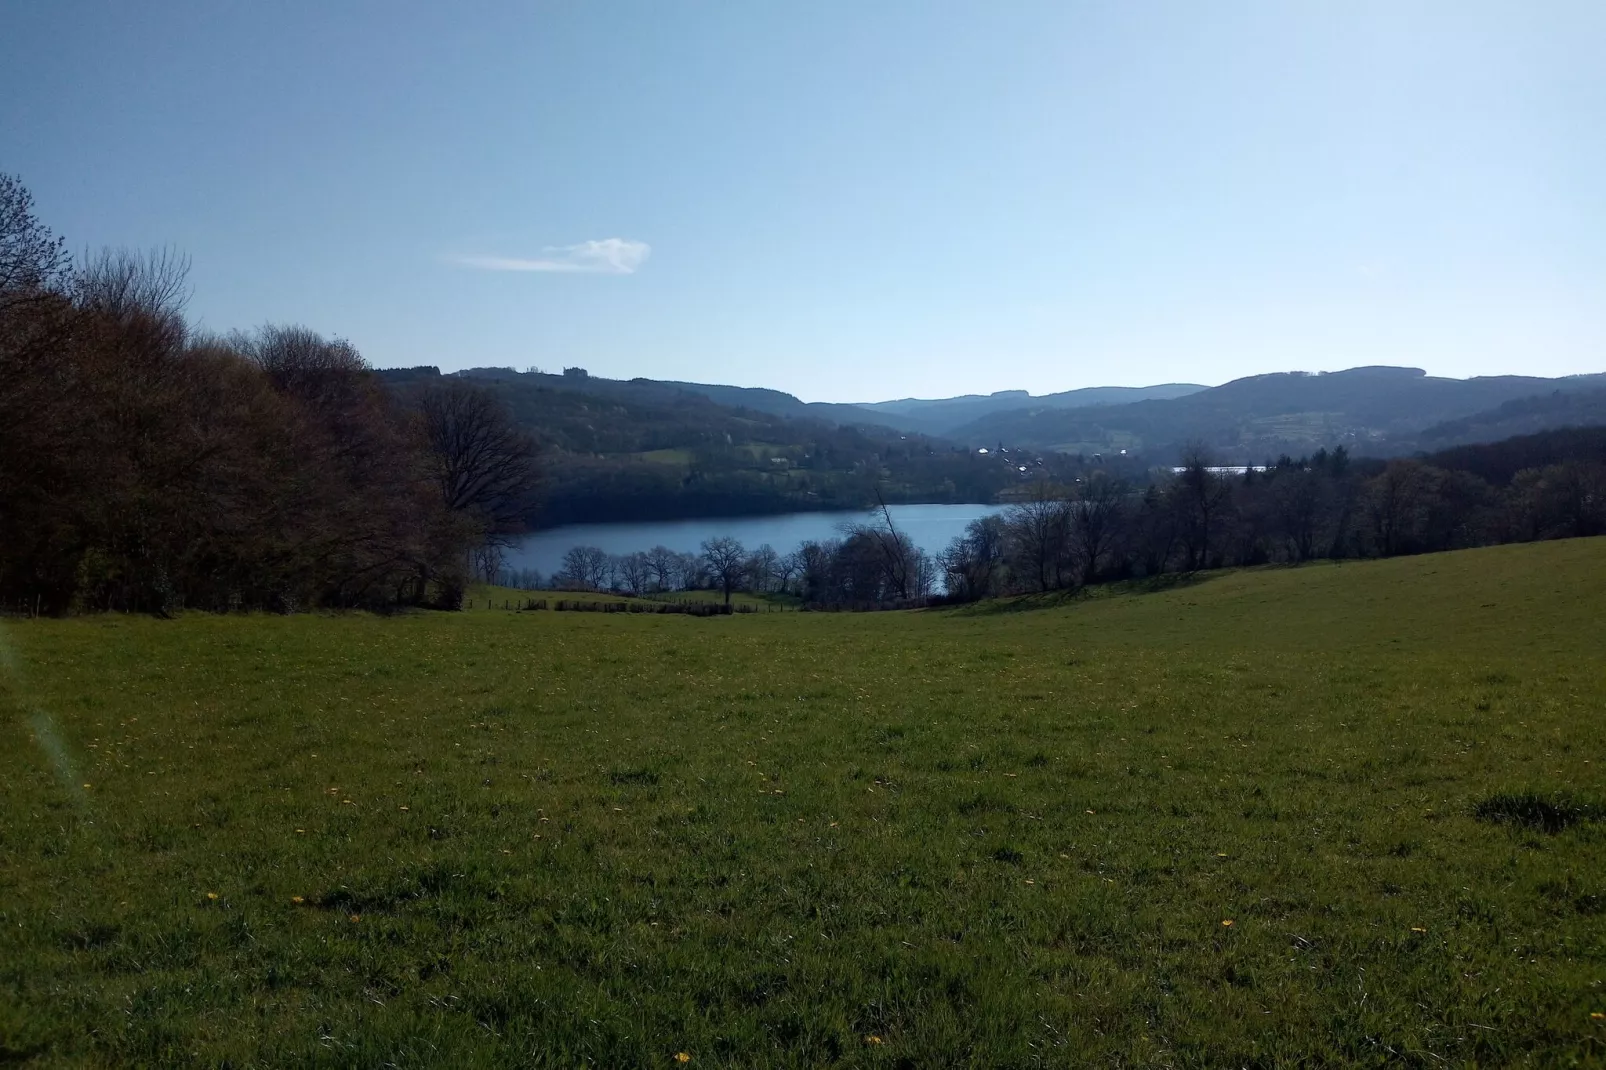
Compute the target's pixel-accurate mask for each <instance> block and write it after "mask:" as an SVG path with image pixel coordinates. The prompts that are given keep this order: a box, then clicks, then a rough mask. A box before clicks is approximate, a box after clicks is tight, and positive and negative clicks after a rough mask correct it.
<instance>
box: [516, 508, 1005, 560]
mask: <svg viewBox="0 0 1606 1070" xmlns="http://www.w3.org/2000/svg"><path fill="white" fill-rule="evenodd" d="M890 508H891V510H892V522H893V523H894V524H896V525H897V527H898V530H899V531H900V532H902V533H903V534H905V535H907V536H908V537H909V538H910V539H912V540H913V541H914V544H915V545H916V546H918V547H920V548H921V549H922V550H924V551H926V553H928V554H933V555H935V554H937V553H940V552H941V551H942V550H944V549H945V548H946V547H947V546H948V544H949V543H950V542H952V541H953V539H954V538H955V537H956V536H959V535H962V534H964V531H965V525H966V524H969V523H970V522H971V521H972V520H976V519H978V518H980V517H984V516H990V515H992V514H993V513H997V512H1001V511H1002V510H1003V506H999V505H894V506H891V507H890ZM879 518H880V513H879V511H876V512H851V513H784V514H782V515H780V516H744V517H732V518H729V519H704V520H658V521H652V522H648V523H624V524H570V525H568V526H567V527H561V528H552V529H550V530H548V531H537V532H533V533H531V534H529V535H527V536H525V537H524V539H523V540H522V541H521V542H520V543H519V545H518V546H516V547H514V548H513V549H511V550H509V551H508V553H507V558H506V564H507V567H508V568H512V569H526V568H533V569H538V570H540V572H541V574H542V575H543V576H550V575H551V574H552V573H554V572H556V571H557V570H558V569H559V568H560V567H561V566H562V564H563V555H564V554H565V553H566V552H568V550H569V548H570V547H574V546H596V547H600V548H601V549H603V550H606V551H607V552H608V553H610V554H629V553H634V552H636V551H637V550H650V549H652V548H653V547H654V546H667V547H668V548H669V549H671V550H675V551H677V552H679V553H696V552H697V548H698V547H699V546H701V545H702V542H703V540H704V539H712V538H716V537H718V536H720V535H729V536H730V537H731V538H733V539H736V540H737V541H739V542H740V543H741V544H742V545H743V546H745V547H747V548H748V549H749V550H752V549H755V548H757V547H759V546H762V545H764V544H765V543H769V544H770V545H771V546H773V547H775V551H776V552H777V553H781V554H787V553H791V552H792V551H793V550H795V549H797V547H798V545H799V544H800V543H803V542H807V541H809V540H810V539H813V540H815V541H824V540H825V539H832V538H836V537H838V536H839V535H840V533H841V529H842V527H843V525H845V524H857V523H873V522H875V521H876V520H878V519H879Z"/></svg>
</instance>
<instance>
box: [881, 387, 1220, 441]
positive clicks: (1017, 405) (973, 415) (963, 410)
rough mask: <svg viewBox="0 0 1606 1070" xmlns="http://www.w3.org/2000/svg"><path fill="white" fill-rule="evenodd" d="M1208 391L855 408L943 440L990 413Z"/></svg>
mask: <svg viewBox="0 0 1606 1070" xmlns="http://www.w3.org/2000/svg"><path fill="white" fill-rule="evenodd" d="M1207 389H1209V388H1208V387H1204V386H1200V385H1198V384H1196V383H1162V384H1160V385H1158V386H1090V387H1084V388H1082V389H1080V390H1066V391H1063V392H1061V393H1058V394H1043V395H1040V396H1038V397H1033V396H1032V395H1031V394H1029V393H1027V392H1026V391H1024V390H1000V391H998V392H997V393H993V394H966V395H964V396H962V397H956V398H936V399H931V400H926V399H923V398H903V399H901V400H898V401H876V402H870V403H861V404H859V405H857V406H855V407H856V408H859V409H863V410H866V411H869V412H872V413H875V414H877V415H880V416H883V417H886V418H890V419H895V420H897V421H899V422H898V424H897V425H896V426H900V427H903V428H905V429H907V430H911V431H919V432H922V433H924V434H928V435H939V436H946V435H948V434H950V433H952V432H954V431H956V430H958V429H959V428H962V427H964V426H965V425H966V424H969V423H971V422H973V421H975V420H979V419H981V418H983V417H985V416H987V415H989V414H991V413H995V412H1008V411H1018V410H1020V409H1025V408H1034V409H1075V408H1086V407H1089V406H1094V405H1123V404H1127V403H1130V402H1134V401H1145V400H1149V399H1166V398H1179V397H1185V396H1187V395H1188V394H1195V393H1198V392H1199V391H1201V390H1207Z"/></svg>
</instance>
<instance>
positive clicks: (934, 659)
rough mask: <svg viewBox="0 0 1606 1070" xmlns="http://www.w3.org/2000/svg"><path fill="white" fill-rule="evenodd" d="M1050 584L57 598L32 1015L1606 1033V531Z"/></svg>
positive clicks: (22, 838)
mask: <svg viewBox="0 0 1606 1070" xmlns="http://www.w3.org/2000/svg"><path fill="white" fill-rule="evenodd" d="M1010 609H1011V607H1008V606H1004V605H998V606H986V607H980V608H976V609H968V610H957V611H944V612H927V613H917V614H864V615H853V614H830V615H826V614H808V613H785V614H779V613H778V614H757V615H750V616H742V617H726V618H714V619H694V618H689V617H683V616H663V617H660V616H651V617H647V616H622V615H617V616H616V615H607V616H604V615H601V614H581V613H553V612H546V613H511V612H494V613H491V612H475V613H463V614H441V613H419V614H413V615H405V616H400V617H392V618H377V617H369V616H363V615H341V616H301V617H290V618H281V617H269V616H249V617H246V616H241V617H209V616H202V615H190V616H185V617H183V618H182V619H180V620H178V621H174V622H161V621H154V620H148V619H144V618H128V617H98V618H86V619H80V620H69V621H25V622H6V623H5V624H4V625H3V627H4V629H5V633H4V634H5V644H8V645H9V648H10V650H11V655H12V656H11V659H10V662H9V666H8V668H7V669H6V670H5V671H6V673H7V675H6V677H5V679H6V681H7V683H6V693H5V704H6V705H5V729H4V731H5V737H4V738H5V743H4V746H3V748H0V782H3V783H4V785H5V795H4V803H3V807H4V809H3V811H0V813H3V815H4V818H3V820H0V878H3V879H0V892H3V894H0V1054H3V1055H4V1056H5V1057H8V1058H12V1059H19V1058H20V1059H30V1058H31V1059H36V1060H37V1061H39V1062H40V1063H41V1064H45V1065H49V1064H59V1065H81V1064H83V1063H85V1062H89V1063H97V1062H98V1063H102V1064H128V1063H144V1064H148V1065H185V1064H191V1065H217V1064H220V1063H223V1062H225V1061H229V1062H230V1063H231V1065H260V1066H286V1065H322V1064H328V1065H341V1066H368V1065H385V1064H390V1065H399V1066H414V1065H454V1066H455V1065H475V1064H478V1065H486V1066H491V1065H498V1066H500V1065H553V1066H558V1065H561V1066H576V1065H591V1066H599V1067H620V1066H637V1065H663V1066H669V1065H682V1064H681V1063H680V1062H679V1061H678V1060H677V1056H678V1055H679V1054H680V1053H684V1054H686V1055H687V1056H688V1057H689V1060H690V1064H691V1065H693V1066H696V1065H730V1066H763V1065H772V1066H780V1065H789V1066H814V1065H820V1064H822V1063H833V1062H835V1063H842V1064H864V1065H889V1066H892V1065H907V1066H930V1065H955V1064H969V1065H978V1066H981V1065H988V1066H991V1065H1032V1064H1036V1063H1039V1062H1041V1063H1046V1064H1049V1065H1067V1064H1069V1065H1076V1064H1082V1063H1099V1064H1107V1063H1119V1064H1122V1065H1153V1064H1160V1065H1232V1066H1240V1065H1247V1064H1258V1065H1279V1064H1288V1063H1297V1062H1304V1063H1306V1064H1309V1065H1322V1064H1330V1063H1370V1064H1379V1065H1381V1064H1384V1063H1389V1064H1393V1063H1417V1064H1420V1065H1440V1062H1441V1060H1442V1061H1443V1062H1445V1063H1465V1062H1468V1061H1472V1060H1476V1061H1477V1062H1479V1063H1481V1064H1485V1065H1505V1064H1510V1063H1513V1062H1522V1061H1533V1062H1537V1063H1562V1062H1567V1061H1569V1060H1572V1061H1575V1062H1580V1063H1589V1062H1594V1061H1600V1060H1601V1059H1603V1058H1606V1046H1603V1043H1602V1041H1603V1039H1606V1021H1603V1020H1601V1019H1596V1018H1593V1017H1592V1015H1593V1014H1596V1013H1602V1012H1606V991H1603V987H1602V985H1603V982H1606V917H1603V913H1606V826H1603V825H1602V823H1601V822H1600V821H1598V820H1596V819H1595V817H1596V816H1597V815H1598V814H1599V813H1600V812H1601V809H1600V808H1601V805H1602V803H1603V802H1606V778H1603V777H1602V775H1601V773H1600V763H1601V762H1602V761H1606V754H1603V753H1602V752H1603V750H1606V748H1603V747H1602V746H1601V738H1602V728H1603V721H1606V717H1603V711H1606V628H1603V625H1602V618H1603V616H1606V612H1603V611H1606V540H1598V539H1597V540H1587V541H1574V542H1566V543H1553V544H1544V545H1531V546H1521V547H1509V548H1496V549H1488V550H1476V551H1469V552H1465V553H1458V554H1446V555H1437V556H1432V557H1423V558H1415V559H1401V560H1393V561H1386V562H1378V563H1369V564H1354V563H1346V564H1342V565H1320V566H1314V567H1310V568H1302V569H1283V570H1261V571H1250V572H1239V573H1231V574H1225V575H1221V576H1214V577H1208V578H1205V579H1204V580H1203V581H1202V582H1199V583H1196V584H1193V585H1189V586H1181V587H1176V588H1173V589H1171V590H1168V591H1161V592H1155V593H1133V594H1120V595H1115V596H1106V597H1099V598H1094V599H1084V600H1078V601H1073V602H1071V603H1068V604H1064V605H1060V606H1057V607H1050V608H1029V607H1028V608H1019V607H1016V608H1013V610H1012V611H1005V610H1010ZM1546 807H1548V808H1549V809H1548V810H1547V809H1545V808H1546ZM1547 814H1562V815H1572V816H1570V817H1567V818H1566V819H1564V820H1562V819H1558V820H1555V821H1549V819H1548V818H1547V816H1546V815H1547ZM1547 822H1548V823H1547ZM214 897H215V898H214ZM1227 922H1231V924H1230V925H1229V924H1226V923H1227ZM872 1038H873V1039H872Z"/></svg>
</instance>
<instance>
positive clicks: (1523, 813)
mask: <svg viewBox="0 0 1606 1070" xmlns="http://www.w3.org/2000/svg"><path fill="white" fill-rule="evenodd" d="M1472 816H1473V817H1475V818H1477V819H1478V820H1479V821H1487V822H1489V823H1490V824H1495V825H1512V826H1516V827H1520V828H1527V829H1533V830H1534V831H1536V832H1543V833H1546V834H1548V835H1551V836H1554V835H1556V833H1558V832H1562V831H1565V830H1566V829H1568V828H1570V827H1571V826H1573V825H1576V824H1579V823H1580V822H1584V821H1601V820H1606V806H1602V805H1601V804H1600V803H1598V802H1595V801H1593V800H1591V799H1579V798H1575V797H1573V796H1571V795H1565V794H1562V795H1541V794H1539V793H1538V792H1532V791H1525V792H1501V793H1499V794H1496V795H1491V796H1489V797H1488V798H1486V799H1479V800H1478V801H1477V802H1476V803H1474V804H1473V806H1472Z"/></svg>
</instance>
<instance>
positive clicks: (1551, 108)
mask: <svg viewBox="0 0 1606 1070" xmlns="http://www.w3.org/2000/svg"><path fill="white" fill-rule="evenodd" d="M5 23H6V29H5V32H4V34H3V35H0V170H5V171H11V172H15V173H19V174H21V176H22V178H23V180H24V181H25V182H26V183H27V184H28V185H29V186H30V187H31V188H32V190H33V191H34V193H35V196H36V198H37V201H38V206H39V209H40V211H41V213H42V215H43V216H44V217H45V219H46V220H47V221H48V222H49V223H50V224H51V225H52V226H53V227H54V228H55V229H56V230H57V231H58V232H59V233H62V234H65V235H66V236H67V238H68V240H69V242H70V243H71V244H72V245H73V247H74V248H75V249H83V248H88V247H99V246H103V245H110V246H132V247H150V246H161V245H171V246H174V247H176V248H178V249H180V250H181V251H183V252H185V253H187V254H189V256H190V257H191V258H192V261H193V265H194V266H193V271H192V276H191V281H192V284H193V288H194V295H193V298H192V300H191V304H190V311H191V314H192V315H193V316H194V317H195V318H196V319H198V320H200V321H201V322H202V323H204V325H206V326H207V327H211V328H215V329H219V330H226V329H230V328H235V327H250V326H252V325H255V324H259V323H263V322H269V321H272V322H298V323H305V324H306V325H308V326H311V327H313V328H315V329H317V330H320V331H322V332H324V333H326V334H329V335H339V336H342V337H346V338H349V339H351V340H352V341H353V342H355V343H356V344H357V345H358V346H359V347H360V348H361V350H362V351H363V353H364V354H365V355H366V356H367V357H368V358H369V359H370V360H371V361H372V362H374V363H375V364H377V365H381V366H389V365H409V364H438V365H441V366H442V367H444V368H457V367H467V366H472V365H511V366H514V367H518V368H524V367H528V366H531V365H535V366H540V367H542V368H547V369H555V368H559V367H562V366H564V365H569V364H579V365H583V366H585V367H587V368H589V369H590V370H591V372H592V373H593V374H599V375H608V376H618V377H631V376H637V375H643V376H651V377H656V378H678V379H695V380H702V381H715V382H727V383H736V384H741V385H763V386H773V387H777V388H780V389H784V390H788V391H791V392H793V393H796V394H798V395H799V396H801V397H804V398H805V399H808V400H875V399H881V398H891V397H903V396H911V395H913V396H925V397H936V396H945V395H950V394H957V393H964V392H987V391H991V390H998V389H1006V388H1025V389H1029V390H1032V391H1033V392H1036V393H1042V392H1047V391H1052V390H1063V389H1068V388H1072V387H1078V386H1090V385H1102V384H1116V383H1120V384H1140V383H1151V382H1165V381H1179V380H1188V381H1196V382H1206V383H1216V382H1222V381H1225V380H1227V379H1232V378H1236V377H1238V376H1242V375H1250V374H1255V373H1259V372H1266V371H1278V370H1286V369H1293V368H1301V369H1310V370H1318V369H1336V368H1342V367H1349V366H1353V365H1357V364H1379V363H1390V364H1412V365H1416V366H1420V367H1425V368H1427V369H1428V370H1429V371H1431V372H1433V373H1435V374H1443V375H1456V376H1465V375H1482V374H1496V373H1502V372H1524V373H1530V374H1543V375H1562V374H1570V373H1577V372H1588V371H1601V370H1606V63H1603V62H1602V59H1601V57H1602V56H1603V55H1606V4H1603V3H1600V2H1599V0H1581V2H1576V3H1562V2H1552V3H1546V2H1543V0H1539V2H1510V3H1499V4H1491V3H1479V2H1476V0H1450V2H1402V0H1388V2H1376V3H1368V2H1355V3H1343V4H1338V3H1331V4H1328V3H1304V2H1297V0H1293V2H1288V0H1278V2H1271V0H1268V2H1265V3H1234V2H1221V3H1208V4H1205V3H1195V2H1191V0H1189V2H1176V3H1160V2H1142V0H1134V2H1130V3H1127V2H1114V0H1111V2H1107V3H1099V4H1083V3H1073V2H1068V0H1057V2H1041V3H1039V2H1025V0H1021V2H1016V3H996V2H994V3H945V2H940V0H919V2H892V0H885V2H864V0H845V2H836V0H818V2H812V3H808V4H797V3H792V4H782V3H766V2H760V3H740V4H733V3H674V2H665V0H652V2H640V3H608V2H602V0H598V2H574V0H569V2H563V3H519V4H515V3H506V4H474V3H454V4H423V3H419V4H404V3H372V4H359V3H335V4H324V3H320V4H311V3H306V4H302V3H288V2H287V3H265V2H264V3H244V2H228V0H207V2H198V3H193V4H183V3H166V2H160V0H150V2H145V3H139V4H127V3H112V2H104V3H83V2H74V0H51V2H49V3H43V2H41V3H30V4H17V5H13V6H12V7H11V8H10V9H8V12H7V15H6V18H5Z"/></svg>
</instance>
